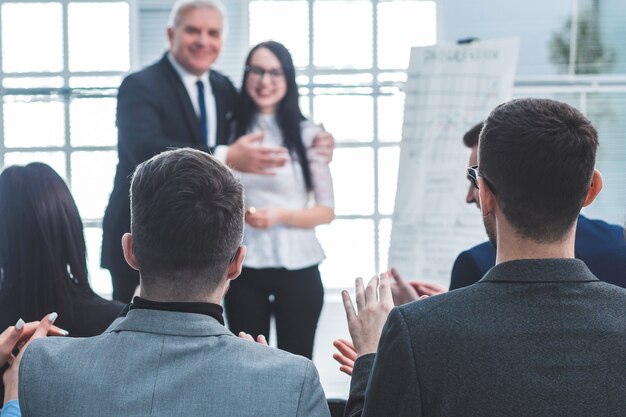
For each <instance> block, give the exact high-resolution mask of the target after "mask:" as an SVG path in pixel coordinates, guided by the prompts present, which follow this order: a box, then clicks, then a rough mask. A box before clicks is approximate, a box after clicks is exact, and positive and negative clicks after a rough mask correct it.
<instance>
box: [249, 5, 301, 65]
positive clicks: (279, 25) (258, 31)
mask: <svg viewBox="0 0 626 417" xmlns="http://www.w3.org/2000/svg"><path fill="white" fill-rule="evenodd" d="M278 16H288V18H277V17H278ZM269 39H272V40H275V41H277V42H280V43H282V44H284V45H285V46H286V47H287V49H289V52H291V55H292V57H293V62H294V65H295V66H296V67H304V66H307V65H309V6H308V4H307V2H306V1H301V0H297V1H289V2H286V1H252V2H250V45H251V46H252V45H256V44H257V43H259V42H263V41H266V40H269Z"/></svg>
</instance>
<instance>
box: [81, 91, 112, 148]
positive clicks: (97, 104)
mask: <svg viewBox="0 0 626 417" xmlns="http://www.w3.org/2000/svg"><path fill="white" fill-rule="evenodd" d="M115 104H116V100H115V99H114V98H79V99H74V100H72V102H71V104H70V136H71V143H72V146H106V145H111V146H113V145H115V143H116V138H117V130H116V128H115Z"/></svg>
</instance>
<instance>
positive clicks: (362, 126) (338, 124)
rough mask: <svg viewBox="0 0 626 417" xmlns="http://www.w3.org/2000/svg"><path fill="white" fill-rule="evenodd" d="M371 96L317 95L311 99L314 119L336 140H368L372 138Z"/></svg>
mask: <svg viewBox="0 0 626 417" xmlns="http://www.w3.org/2000/svg"><path fill="white" fill-rule="evenodd" d="M372 100H373V99H372V97H371V96H347V95H346V96H339V95H318V96H316V97H315V98H314V99H313V111H314V114H315V120H316V121H317V122H318V123H324V126H325V127H326V130H328V131H329V132H330V133H332V134H333V135H334V136H335V139H337V140H338V141H347V142H369V141H371V140H373V139H374V126H373V123H372V119H373V113H374V111H373V108H372V107H373V106H372V103H373V101H372Z"/></svg>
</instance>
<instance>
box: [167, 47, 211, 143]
mask: <svg viewBox="0 0 626 417" xmlns="http://www.w3.org/2000/svg"><path fill="white" fill-rule="evenodd" d="M161 67H162V68H163V72H164V73H165V76H166V77H167V78H168V80H169V81H170V84H171V85H172V86H173V87H174V93H175V95H176V98H177V100H178V102H179V103H178V104H179V106H178V108H179V109H180V110H181V111H182V112H183V115H184V117H185V121H186V122H187V125H188V127H189V131H190V132H192V137H191V138H190V141H191V143H194V144H204V143H205V141H204V140H202V131H201V129H200V122H199V121H198V117H197V116H196V112H195V111H194V109H193V104H191V99H190V98H189V93H187V89H186V88H185V85H184V84H183V81H182V80H181V79H180V76H179V75H178V73H177V72H176V70H175V69H174V67H173V66H172V64H171V63H170V61H169V60H168V58H167V55H166V56H164V57H163V58H162V59H161Z"/></svg>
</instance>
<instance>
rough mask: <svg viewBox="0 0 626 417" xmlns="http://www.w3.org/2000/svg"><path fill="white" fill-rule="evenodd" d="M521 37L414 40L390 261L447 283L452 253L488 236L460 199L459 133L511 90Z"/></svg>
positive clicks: (415, 275)
mask: <svg viewBox="0 0 626 417" xmlns="http://www.w3.org/2000/svg"><path fill="white" fill-rule="evenodd" d="M518 47H519V45H518V40H517V39H503V40H489V41H479V42H473V43H471V44H467V45H457V44H439V45H437V46H432V47H421V48H413V49H412V50H411V60H410V64H409V70H408V78H407V83H406V86H405V93H406V100H405V109H404V125H403V129H402V145H401V151H400V164H399V175H398V188H397V192H396V201H395V211H394V215H393V228H392V233H391V243H390V248H389V266H394V267H396V268H398V269H399V270H400V271H401V272H402V274H403V276H405V277H406V278H407V279H427V280H432V281H436V282H439V283H441V284H442V285H445V286H447V285H448V283H449V279H450V271H451V269H452V264H453V262H454V259H455V258H456V256H457V255H458V254H459V253H460V252H461V251H463V250H465V249H468V248H470V247H472V246H474V245H476V244H478V243H480V242H483V241H485V240H486V235H485V232H484V229H483V225H482V219H481V216H480V212H479V211H478V209H477V208H476V207H475V206H474V205H471V206H470V205H468V204H466V203H465V196H466V194H467V189H468V185H469V183H468V181H467V179H466V174H465V168H466V166H467V162H468V157H469V153H470V150H469V149H468V148H466V147H465V146H464V145H463V141H462V138H463V135H464V133H465V132H466V131H467V130H469V129H470V128H471V127H472V126H473V125H475V124H476V123H478V122H479V121H481V120H484V119H485V117H486V116H487V115H488V114H489V112H490V111H491V110H492V109H493V108H494V107H496V106H497V105H498V104H500V103H503V102H505V101H507V100H509V99H510V98H511V94H512V89H513V81H514V76H515V68H516V66H517V55H518Z"/></svg>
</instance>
